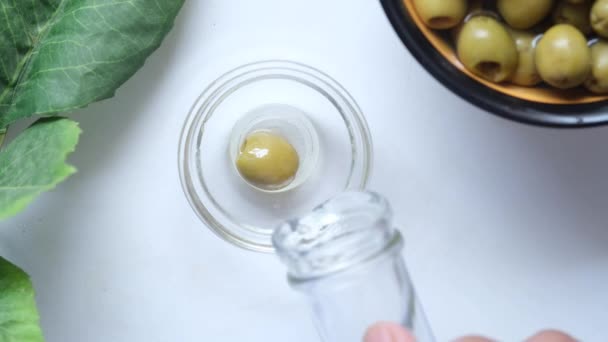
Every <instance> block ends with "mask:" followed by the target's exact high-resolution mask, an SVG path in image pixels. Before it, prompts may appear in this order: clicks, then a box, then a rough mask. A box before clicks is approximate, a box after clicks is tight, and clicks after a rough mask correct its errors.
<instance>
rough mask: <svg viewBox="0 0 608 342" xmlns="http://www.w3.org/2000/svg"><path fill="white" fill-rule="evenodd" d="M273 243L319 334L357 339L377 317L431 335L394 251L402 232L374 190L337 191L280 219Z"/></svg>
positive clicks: (341, 341) (334, 340)
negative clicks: (300, 213) (308, 210)
mask: <svg viewBox="0 0 608 342" xmlns="http://www.w3.org/2000/svg"><path fill="white" fill-rule="evenodd" d="M273 244H274V247H275V249H276V251H277V254H278V255H279V257H280V258H281V260H282V261H283V262H284V263H285V265H286V266H287V269H288V280H289V283H290V285H291V286H292V287H293V288H294V289H297V290H300V291H302V292H303V293H304V294H305V295H306V296H307V298H308V300H309V302H310V304H311V306H312V311H313V316H314V321H315V325H316V327H317V330H318V332H319V334H320V336H321V339H322V340H323V341H326V342H351V341H353V342H356V341H361V340H362V338H363V336H364V334H365V331H366V330H367V328H368V327H369V326H370V325H372V324H374V323H376V322H380V321H392V322H398V323H401V324H402V325H403V326H405V327H407V328H409V329H411V330H412V331H413V332H414V334H415V335H416V337H417V339H418V341H420V342H427V341H433V337H432V334H431V331H430V329H429V327H428V324H427V322H426V319H425V317H424V314H423V312H422V310H421V308H420V306H419V304H418V300H417V298H416V295H415V292H414V288H413V286H412V283H411V281H410V278H409V276H408V273H407V269H406V267H405V263H404V261H403V258H402V257H401V250H402V247H403V240H402V237H401V234H400V233H399V231H398V230H396V229H395V228H394V227H393V225H392V212H391V209H390V206H389V204H388V203H387V201H386V200H385V199H384V198H382V197H381V196H379V195H378V194H375V193H371V192H345V193H342V194H340V195H338V196H337V197H335V198H333V199H331V200H329V201H328V202H326V203H324V204H322V205H320V206H318V207H317V208H315V209H314V210H313V211H312V212H311V213H310V214H308V215H306V216H303V217H300V218H298V219H294V220H291V221H288V222H286V223H284V224H282V225H281V226H280V227H278V228H277V230H276V231H275V233H274V235H273Z"/></svg>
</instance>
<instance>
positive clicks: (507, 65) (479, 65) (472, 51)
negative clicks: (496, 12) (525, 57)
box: [456, 16, 518, 82]
mask: <svg viewBox="0 0 608 342" xmlns="http://www.w3.org/2000/svg"><path fill="white" fill-rule="evenodd" d="M456 49H457V52H458V58H459V59H460V61H461V62H462V64H463V65H464V66H465V67H466V68H467V69H468V70H470V71H471V72H472V73H474V74H476V75H478V76H480V77H483V78H485V79H487V80H489V81H492V82H502V81H505V80H507V79H508V78H509V77H510V76H511V75H512V74H513V72H515V69H516V68H517V60H518V54H517V49H516V47H515V42H514V41H513V38H511V36H510V35H509V32H508V31H507V29H506V28H505V27H504V26H503V25H502V24H501V23H499V22H498V21H496V19H494V18H491V17H487V16H476V17H473V18H471V19H470V20H468V21H467V22H466V23H465V24H464V25H463V27H462V30H461V31H460V34H459V35H458V40H457V43H456Z"/></svg>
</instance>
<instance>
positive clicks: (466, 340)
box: [454, 336, 495, 342]
mask: <svg viewBox="0 0 608 342" xmlns="http://www.w3.org/2000/svg"><path fill="white" fill-rule="evenodd" d="M454 342H495V341H494V340H491V339H489V338H487V337H483V336H464V337H461V338H459V339H457V340H455V341H454Z"/></svg>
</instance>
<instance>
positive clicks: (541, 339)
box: [526, 330, 577, 342]
mask: <svg viewBox="0 0 608 342" xmlns="http://www.w3.org/2000/svg"><path fill="white" fill-rule="evenodd" d="M526 342H577V340H576V339H575V338H573V337H572V336H570V335H568V334H566V333H563V332H561V331H557V330H543V331H541V332H539V333H538V334H536V335H534V336H532V337H530V338H529V339H527V340H526Z"/></svg>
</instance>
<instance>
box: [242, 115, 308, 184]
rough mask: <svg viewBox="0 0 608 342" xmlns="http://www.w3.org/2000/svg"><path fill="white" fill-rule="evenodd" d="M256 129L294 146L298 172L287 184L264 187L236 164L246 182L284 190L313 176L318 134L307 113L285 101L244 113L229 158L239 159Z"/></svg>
mask: <svg viewBox="0 0 608 342" xmlns="http://www.w3.org/2000/svg"><path fill="white" fill-rule="evenodd" d="M255 132H269V133H272V134H276V135H279V136H281V137H283V138H285V139H287V141H288V142H289V143H290V144H291V146H293V147H294V149H295V150H296V152H297V153H298V157H299V162H300V163H299V166H298V171H297V172H296V174H295V176H294V177H293V178H292V179H291V180H289V181H288V182H287V184H279V185H268V186H263V185H260V184H255V183H252V182H250V181H248V180H247V179H245V178H244V177H243V176H242V175H241V173H240V172H239V171H238V169H237V168H236V163H234V164H233V165H234V166H235V167H234V170H235V171H236V173H237V174H238V175H239V177H241V179H243V181H244V182H245V183H247V184H248V185H250V186H252V187H254V188H255V189H257V190H260V191H265V192H283V191H289V190H291V189H294V188H296V187H298V186H299V185H301V184H302V183H304V181H306V179H307V178H308V177H309V176H310V175H311V173H312V171H313V170H314V168H315V166H316V165H317V161H318V158H319V136H318V134H317V130H316V128H315V127H314V125H313V124H312V122H310V120H309V119H308V116H307V115H306V113H304V112H302V111H301V110H299V109H297V108H294V107H292V106H288V105H284V104H268V105H263V106H261V107H258V108H255V109H253V110H252V111H251V112H249V113H247V114H245V116H243V117H242V118H241V119H240V120H239V121H237V123H236V124H235V125H234V128H233V129H232V134H231V137H230V159H231V160H232V161H236V160H237V158H238V156H239V154H240V152H241V147H242V146H243V144H244V143H245V140H246V139H247V137H248V136H249V135H250V134H252V133H255Z"/></svg>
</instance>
